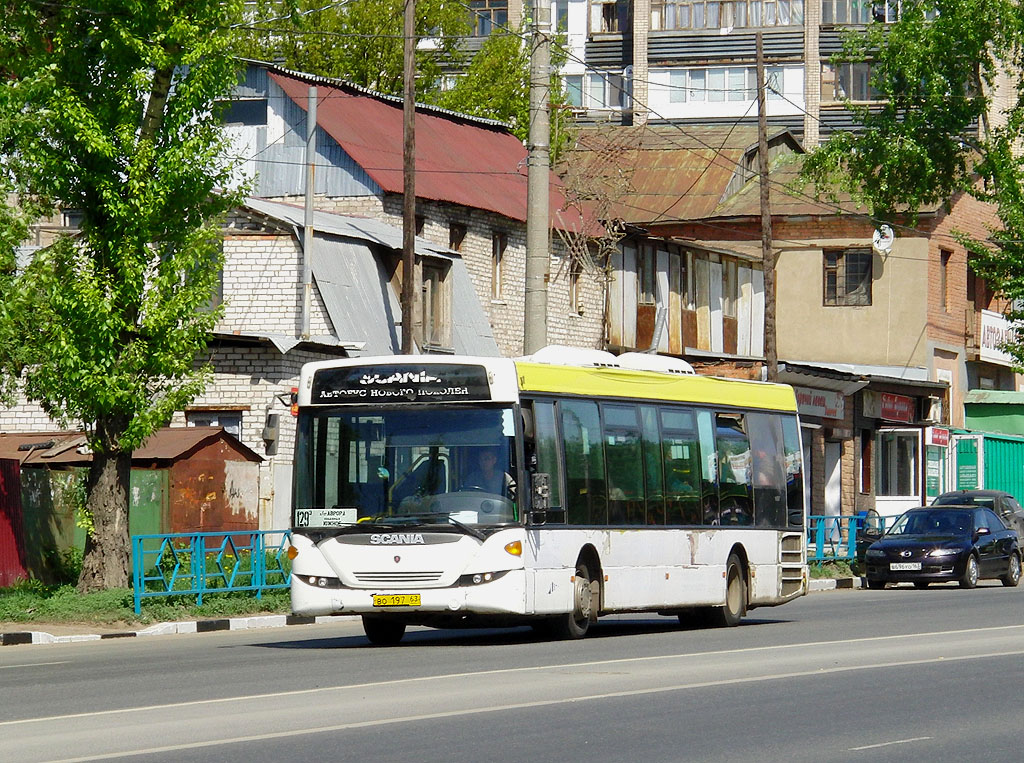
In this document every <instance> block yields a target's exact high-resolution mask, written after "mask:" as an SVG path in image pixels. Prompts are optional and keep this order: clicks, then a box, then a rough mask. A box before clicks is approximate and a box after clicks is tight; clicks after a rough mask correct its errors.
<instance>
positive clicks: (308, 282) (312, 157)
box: [300, 85, 316, 339]
mask: <svg viewBox="0 0 1024 763" xmlns="http://www.w3.org/2000/svg"><path fill="white" fill-rule="evenodd" d="M305 164H306V208H305V214H304V217H303V231H302V235H303V244H302V330H301V334H300V336H301V338H302V339H309V323H310V317H309V314H310V311H311V309H312V303H313V194H314V192H315V191H316V87H315V86H312V85H311V86H310V88H309V94H308V105H307V106H306V162H305Z"/></svg>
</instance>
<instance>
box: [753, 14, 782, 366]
mask: <svg viewBox="0 0 1024 763" xmlns="http://www.w3.org/2000/svg"><path fill="white" fill-rule="evenodd" d="M766 100H767V99H766V98H765V77H764V41H763V40H762V38H761V33H760V32H758V33H757V169H758V175H759V176H760V182H761V257H762V266H761V267H762V268H763V271H764V360H765V370H766V377H767V379H768V381H775V380H777V379H778V378H779V356H778V348H777V342H776V335H775V254H774V252H773V251H772V213H771V205H770V199H769V193H768V112H767V107H766Z"/></svg>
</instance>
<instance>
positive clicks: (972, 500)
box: [932, 490, 1024, 540]
mask: <svg viewBox="0 0 1024 763" xmlns="http://www.w3.org/2000/svg"><path fill="white" fill-rule="evenodd" d="M932 506H984V507H985V508H986V509H992V511H994V512H995V513H996V516H998V517H999V518H1000V519H1001V520H1003V524H1004V525H1006V526H1007V527H1009V528H1010V529H1011V530H1016V531H1017V538H1018V540H1019V539H1022V538H1024V508H1021V505H1020V504H1019V503H1017V499H1016V498H1014V497H1013V496H1012V495H1011V494H1010V493H1007V492H1006V491H1004V490H952V491H950V492H948V493H943V494H942V495H940V496H939V497H938V498H936V499H935V500H934V501H932Z"/></svg>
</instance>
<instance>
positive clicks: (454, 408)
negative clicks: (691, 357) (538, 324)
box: [291, 347, 807, 644]
mask: <svg viewBox="0 0 1024 763" xmlns="http://www.w3.org/2000/svg"><path fill="white" fill-rule="evenodd" d="M679 364H680V365H683V366H685V364H683V363H682V362H681V361H680V362H679ZM652 365H658V361H656V360H652V356H649V355H642V354H633V353H627V354H626V355H622V356H618V357H616V356H613V355H611V354H610V353H606V352H602V351H575V352H574V351H572V350H571V349H569V348H557V347H551V348H545V349H544V350H542V351H540V352H538V353H536V354H535V355H533V356H531V357H530V358H524V359H516V360H513V359H507V358H489V357H488V358H484V357H459V356H438V355H430V356H424V355H416V356H388V357H377V358H359V359H346V360H338V361H327V362H319V363H311V364H308V365H306V366H305V367H304V368H303V370H302V374H301V378H300V386H299V392H298V422H297V435H296V443H295V470H294V480H295V482H294V491H293V507H294V508H293V517H292V520H293V521H292V544H293V545H292V548H291V556H292V577H291V581H292V582H291V601H292V609H293V611H294V612H295V613H296V614H301V615H325V614H353V615H360V616H361V617H362V622H363V627H364V629H365V632H366V635H367V637H368V638H369V640H370V641H371V642H372V643H374V644H395V643H397V642H399V641H400V640H401V639H402V637H403V636H404V634H405V630H406V627H407V626H409V625H427V626H435V627H472V626H494V625H501V626H504V625H521V624H529V625H532V626H534V628H535V629H537V630H538V631H540V632H542V633H545V634H548V635H550V636H554V637H559V638H579V637H582V636H583V635H585V634H586V633H587V630H588V628H589V627H590V625H591V624H592V623H593V622H595V621H596V620H597V618H598V617H599V616H600V615H604V614H611V613H621V612H654V613H659V614H663V615H669V616H676V617H679V618H680V620H681V621H683V622H687V623H689V622H692V621H695V620H696V621H702V622H706V623H709V624H717V625H725V626H731V625H736V624H737V623H738V622H739V621H740V619H741V618H742V617H743V615H744V614H745V613H746V611H747V610H748V609H750V608H753V607H760V606H772V605H778V604H782V603H784V602H787V601H789V600H791V599H793V598H795V597H797V596H800V595H802V594H804V593H805V592H806V590H807V567H806V551H805V540H804V523H805V517H806V508H805V506H804V490H803V479H804V474H803V465H802V461H801V447H800V428H799V424H798V421H797V409H796V400H795V396H794V393H793V390H792V388H790V387H788V386H785V385H780V384H769V383H764V382H756V381H739V380H729V379H718V378H711V377H706V376H698V375H695V374H693V373H692V369H688V368H686V367H683V368H677V369H671V370H646V369H648V368H650V367H651V366H652ZM496 474H497V476H495V475H496Z"/></svg>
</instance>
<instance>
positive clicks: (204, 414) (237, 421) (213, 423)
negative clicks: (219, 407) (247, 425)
mask: <svg viewBox="0 0 1024 763" xmlns="http://www.w3.org/2000/svg"><path fill="white" fill-rule="evenodd" d="M185 425H186V426H190V427H222V428H223V429H224V431H225V432H227V433H228V434H229V435H231V436H233V437H234V438H235V439H236V440H241V439H242V412H241V411H238V410H235V411H185Z"/></svg>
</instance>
